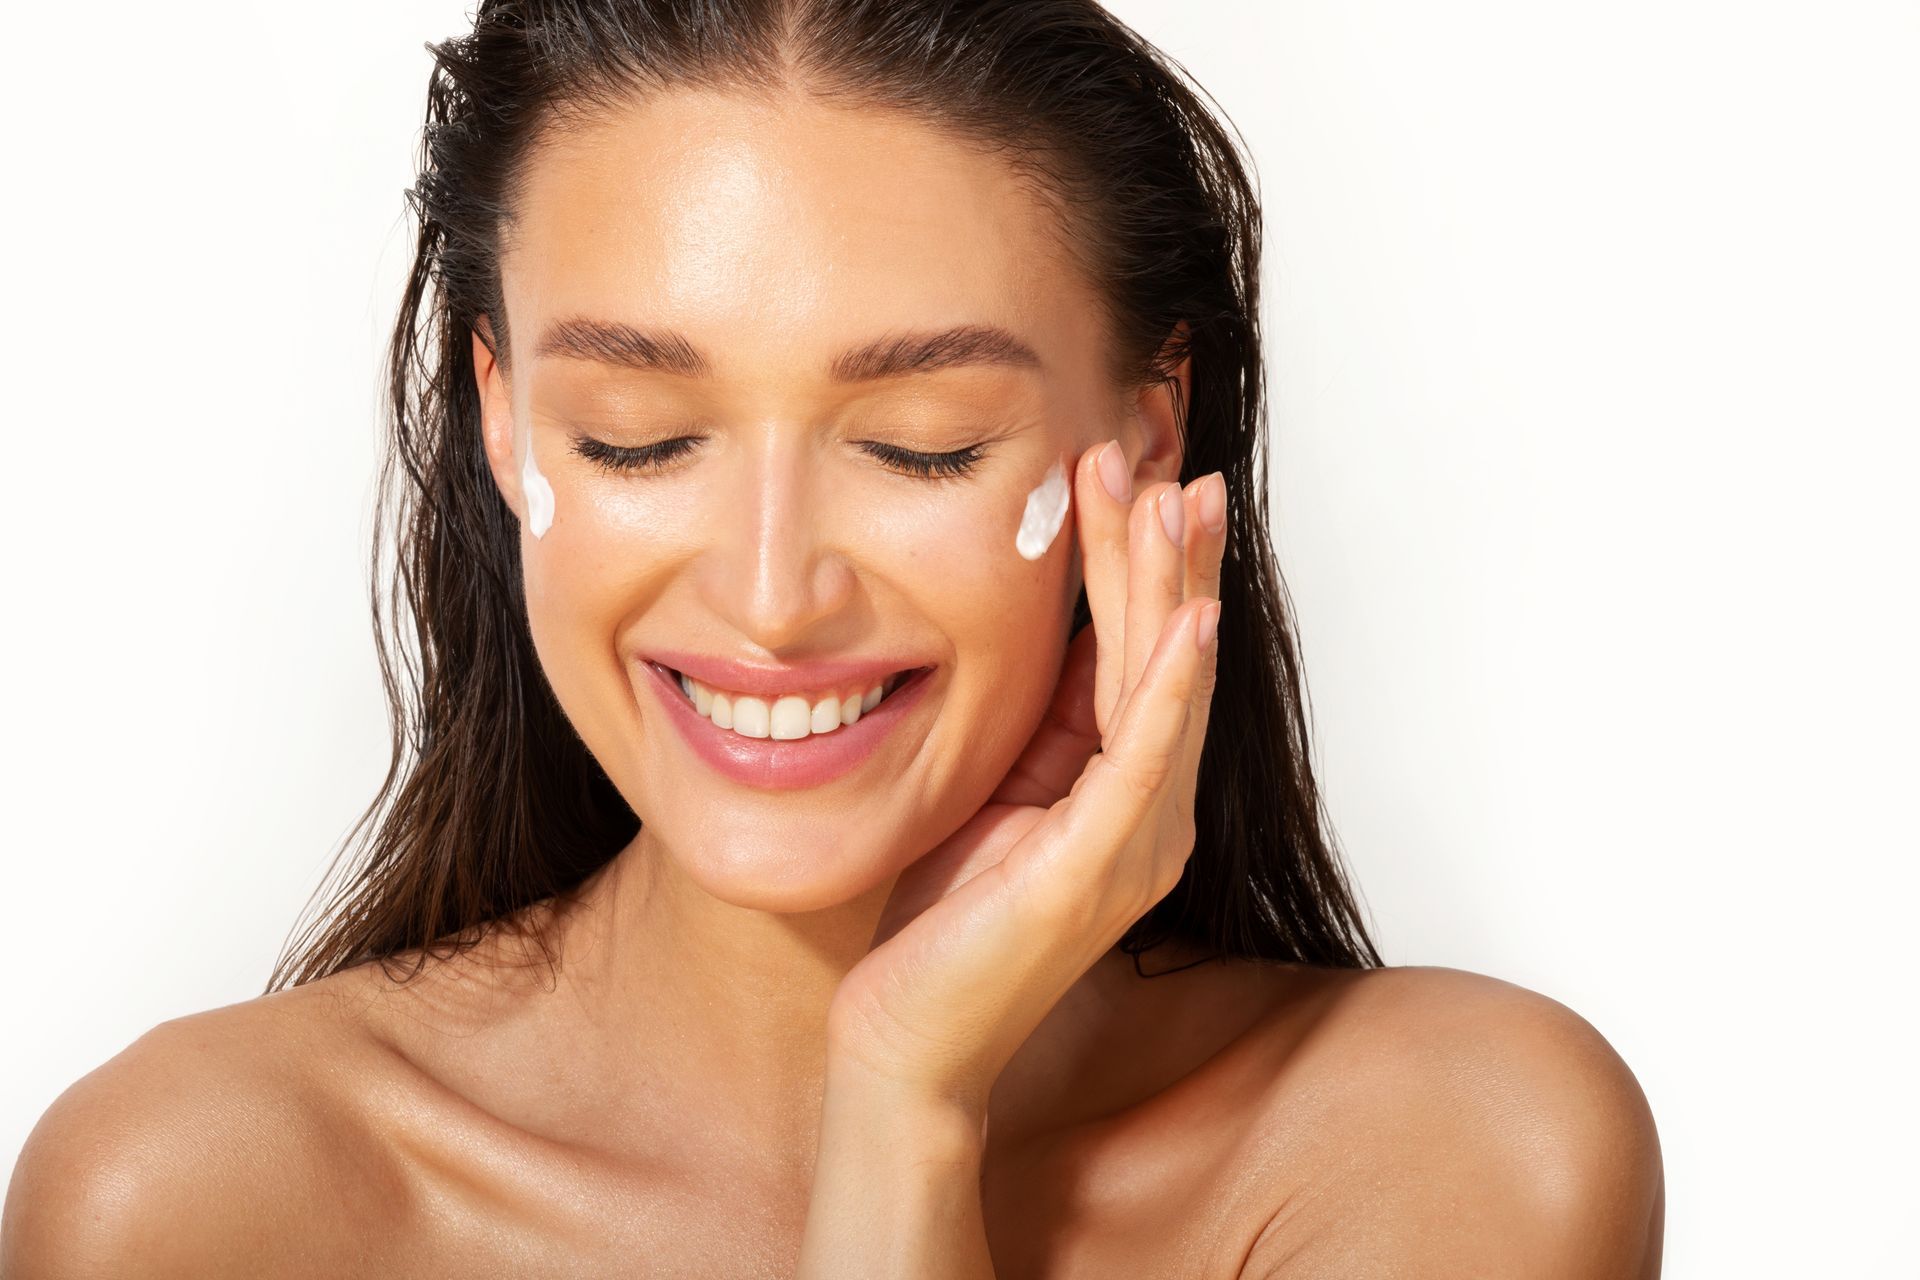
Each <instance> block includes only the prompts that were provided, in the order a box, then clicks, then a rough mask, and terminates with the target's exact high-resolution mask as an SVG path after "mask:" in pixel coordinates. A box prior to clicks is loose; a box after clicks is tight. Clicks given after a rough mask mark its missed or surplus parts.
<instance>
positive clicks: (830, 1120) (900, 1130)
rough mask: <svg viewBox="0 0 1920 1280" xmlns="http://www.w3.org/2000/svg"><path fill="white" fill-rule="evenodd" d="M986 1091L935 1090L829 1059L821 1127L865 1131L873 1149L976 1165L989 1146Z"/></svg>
mask: <svg viewBox="0 0 1920 1280" xmlns="http://www.w3.org/2000/svg"><path fill="white" fill-rule="evenodd" d="M986 1095H987V1091H986V1090H985V1089H979V1090H954V1089H939V1088H932V1087H929V1086H927V1085H925V1084H922V1083H920V1082H916V1081H913V1080H910V1079H905V1078H902V1077H900V1076H898V1075H896V1074H893V1073H889V1072H886V1071H883V1070H880V1069H877V1068H875V1067H874V1066H872V1065H870V1064H868V1063H865V1062H862V1061H861V1060H859V1059H858V1058H854V1057H851V1056H848V1055H845V1054H832V1053H830V1054H829V1055H828V1057H827V1071H826V1080H825V1099H824V1101H823V1104H822V1124H823V1126H825V1127H826V1128H827V1129H829V1130H832V1131H835V1132H841V1131H843V1130H849V1129H850V1130H853V1131H856V1132H861V1133H864V1134H865V1135H866V1136H868V1137H870V1138H871V1139H872V1140H873V1141H874V1143H876V1144H877V1145H876V1146H875V1147H874V1148H873V1149H874V1150H886V1149H889V1148H891V1149H895V1150H898V1151H900V1152H901V1153H902V1154H910V1155H912V1156H913V1157H914V1158H915V1159H916V1160H925V1159H929V1158H933V1159H940V1160H950V1161H955V1162H962V1163H965V1162H971V1163H975V1164H977V1163H978V1162H979V1159H980V1156H981V1154H982V1152H983V1151H984V1149H985V1147H986V1135H987V1101H986Z"/></svg>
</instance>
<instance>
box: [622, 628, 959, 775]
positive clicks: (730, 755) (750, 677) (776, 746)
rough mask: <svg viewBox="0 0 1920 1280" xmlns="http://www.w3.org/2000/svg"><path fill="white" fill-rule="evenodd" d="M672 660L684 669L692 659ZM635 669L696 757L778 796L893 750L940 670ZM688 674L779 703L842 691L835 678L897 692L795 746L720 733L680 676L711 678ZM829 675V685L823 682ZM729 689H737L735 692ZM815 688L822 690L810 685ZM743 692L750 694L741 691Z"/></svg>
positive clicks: (661, 665)
mask: <svg viewBox="0 0 1920 1280" xmlns="http://www.w3.org/2000/svg"><path fill="white" fill-rule="evenodd" d="M674 656H675V657H678V658H681V659H682V660H683V661H684V660H685V659H686V658H687V657H688V655H674ZM637 665H638V666H639V667H640V668H641V669H642V670H643V671H644V672H645V673H646V676H645V680H644V681H643V683H644V684H646V685H647V686H648V687H649V688H651V689H652V690H653V693H654V697H655V700H656V701H657V702H658V703H660V705H661V706H662V708H663V710H664V711H665V712H666V717H667V719H668V720H669V721H670V722H671V723H672V724H673V726H674V728H675V730H676V731H677V732H678V733H679V734H680V737H681V739H682V741H684V742H685V743H686V744H687V746H688V747H690V748H691V749H692V751H693V753H694V754H695V755H696V756H697V757H699V758H700V759H701V760H702V761H704V762H705V763H706V764H707V765H708V766H709V767H711V768H712V769H713V770H714V771H715V772H717V773H719V774H720V775H722V776H723V777H726V778H728V779H730V780H732V781H734V782H737V783H740V784H742V785H744V786H750V787H755V788H760V789H764V790H775V791H780V790H792V789H798V788H805V787H816V786H820V785H823V784H825V783H828V782H831V781H833V780H834V779H836V778H840V777H842V776H844V775H846V774H848V773H850V772H852V771H853V770H855V769H857V768H859V767H860V766H861V765H863V764H865V763H867V762H868V761H869V760H871V759H873V758H874V757H875V756H876V754H877V753H879V752H880V751H881V749H882V748H883V747H886V746H888V745H890V744H891V743H892V741H893V739H894V736H895V735H894V731H895V729H897V728H898V727H899V726H900V725H901V724H902V723H903V722H905V721H906V720H907V719H908V718H909V716H910V714H911V713H912V712H913V711H914V709H915V708H916V707H917V706H918V705H919V703H920V700H921V698H922V696H923V695H924V694H925V692H926V690H927V689H928V688H929V687H930V685H931V684H932V679H931V677H932V676H933V674H934V672H935V670H936V668H935V667H934V666H932V665H930V664H921V665H904V666H903V665H897V664H896V665H890V666H883V665H880V664H876V663H874V662H837V663H820V664H810V665H809V666H808V667H807V668H804V669H802V668H797V667H789V668H783V669H779V670H777V671H776V670H772V669H768V668H753V667H749V666H743V665H740V664H731V663H727V662H724V661H720V662H716V661H713V660H704V661H703V660H701V659H699V658H697V657H695V658H694V659H693V660H692V661H690V662H687V665H686V666H682V665H680V664H679V663H670V662H668V661H666V660H665V657H664V656H663V655H660V654H658V653H656V654H653V655H650V656H649V657H648V658H646V659H643V660H641V661H640V662H639V663H638V664H637ZM689 667H698V668H699V669H703V670H706V671H708V672H710V673H712V674H714V675H715V676H716V677H717V678H715V679H714V680H713V683H714V684H715V685H717V686H719V687H721V688H723V689H724V688H729V687H731V688H734V689H736V690H737V691H738V692H741V693H745V694H748V695H749V696H765V695H772V696H775V697H778V696H781V695H784V694H787V693H789V692H793V693H798V692H800V691H802V690H806V689H809V688H814V689H818V688H834V687H838V686H837V685H836V684H835V683H834V681H833V679H832V677H833V676H835V675H837V677H838V683H839V684H841V685H845V686H846V687H849V688H852V687H854V686H857V685H859V684H860V682H862V681H871V682H872V683H875V684H882V685H886V684H891V685H892V686H893V687H892V689H891V691H890V692H888V693H887V694H886V696H885V697H884V698H882V699H881V700H880V702H879V703H878V705H876V706H875V707H873V708H872V709H871V710H870V711H865V712H864V713H862V714H861V715H860V717H859V718H858V719H857V720H856V721H855V722H854V723H852V724H844V725H842V726H841V727H839V728H837V729H834V730H833V731H831V732H826V733H817V734H812V735H810V736H807V737H804V738H798V739H791V740H788V739H779V738H772V737H766V738H749V737H744V736H742V735H741V734H739V733H736V732H734V731H733V730H732V729H723V728H720V727H719V726H717V725H715V724H714V723H713V721H712V720H710V719H708V718H707V717H706V716H703V715H701V714H700V713H699V711H697V710H696V709H695V706H694V703H693V701H692V700H690V699H689V698H688V697H687V695H686V693H685V692H684V690H683V689H682V687H681V684H680V680H679V676H680V673H681V672H687V673H688V674H694V675H696V678H700V679H703V680H704V679H705V677H699V676H697V672H695V671H688V668H689ZM803 670H804V672H805V673H804V674H802V672H803ZM823 674H824V675H827V676H828V677H829V678H828V679H827V680H824V681H823V680H821V679H820V677H821V676H822V675H823ZM896 676H898V677H900V678H899V679H898V680H897V681H895V680H894V679H893V677H896ZM743 677H744V678H743ZM729 681H731V682H733V683H732V684H731V685H730V684H729V683H728V682H729ZM809 681H815V682H816V683H812V684H809V683H808V682H809ZM741 685H746V686H747V688H745V689H741V688H740V686H741ZM756 691H757V692H756Z"/></svg>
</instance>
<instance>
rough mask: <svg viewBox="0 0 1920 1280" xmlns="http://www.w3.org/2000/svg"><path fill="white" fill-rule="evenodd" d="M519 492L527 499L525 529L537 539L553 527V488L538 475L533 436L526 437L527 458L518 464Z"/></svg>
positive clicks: (538, 467)
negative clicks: (531, 531) (529, 530)
mask: <svg viewBox="0 0 1920 1280" xmlns="http://www.w3.org/2000/svg"><path fill="white" fill-rule="evenodd" d="M520 491H521V492H522V493H524V494H525V495H526V498H527V527H528V528H530V529H532V530H533V536H534V537H536V538H538V537H540V536H541V535H542V534H544V533H545V532H546V531H547V530H548V529H550V528H552V527H553V486H552V485H550V484H548V483H547V478H546V477H545V476H544V475H541V474H540V464H539V463H538V462H537V461H535V460H534V456H533V435H532V433H531V432H529V433H528V435H527V457H526V461H524V462H522V463H521V464H520Z"/></svg>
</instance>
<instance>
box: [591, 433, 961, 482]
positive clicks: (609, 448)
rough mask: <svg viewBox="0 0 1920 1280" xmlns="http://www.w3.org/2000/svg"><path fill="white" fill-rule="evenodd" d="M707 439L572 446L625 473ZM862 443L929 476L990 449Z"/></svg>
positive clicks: (659, 464)
mask: <svg viewBox="0 0 1920 1280" xmlns="http://www.w3.org/2000/svg"><path fill="white" fill-rule="evenodd" d="M704 440H705V437H704V436H675V437H673V438H672V439H669V440H659V441H655V442H654V443H653V444H647V445H639V446H630V445H618V444H608V443H607V442H606V441H604V440H596V439H594V438H593V437H592V436H575V437H574V439H573V444H572V448H573V452H574V453H576V454H578V455H579V456H580V457H582V458H585V459H586V460H587V461H588V462H591V463H593V464H594V465H595V466H596V467H599V468H600V469H601V470H602V471H607V472H612V473H622V474H623V473H627V472H636V471H663V470H665V469H666V468H667V467H668V466H669V465H670V464H672V463H673V462H675V461H677V460H679V459H680V458H682V457H685V456H686V455H687V454H689V453H692V452H693V451H694V450H695V449H696V448H698V447H699V446H700V445H701V443H703V442H704ZM859 447H860V448H861V449H862V450H864V451H865V452H866V453H867V454H869V455H870V456H872V457H874V458H876V459H878V460H879V461H880V462H881V463H882V464H883V465H885V466H887V467H889V468H891V469H893V470H895V471H898V472H901V473H903V474H906V475H912V476H918V477H921V478H923V479H929V480H947V479H953V478H956V477H959V476H964V475H966V474H967V473H969V472H971V471H972V470H973V469H974V468H975V467H976V466H978V465H979V463H980V459H981V457H982V456H983V455H984V454H985V452H986V446H984V445H978V444H970V445H968V446H967V447H966V448H964V449H955V450H953V451H952V452H950V453H923V452H921V451H919V450H917V449H903V448H901V447H900V446H899V445H893V444H887V443H885V442H883V441H879V440H862V441H860V442H859Z"/></svg>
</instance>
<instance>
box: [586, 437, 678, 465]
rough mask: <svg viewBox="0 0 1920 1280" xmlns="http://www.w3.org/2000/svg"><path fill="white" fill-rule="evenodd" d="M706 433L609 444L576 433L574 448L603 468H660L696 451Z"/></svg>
mask: <svg viewBox="0 0 1920 1280" xmlns="http://www.w3.org/2000/svg"><path fill="white" fill-rule="evenodd" d="M704 438H705V437H703V436H675V437H673V439H671V440H657V441H655V442H654V443H652V444H646V445H640V446H638V447H629V446H627V445H619V444H608V443H607V442H606V441H604V440H595V439H594V438H593V437H592V436H575V437H574V438H573V451H574V452H575V453H577V454H579V455H580V456H581V457H583V458H585V459H586V460H587V461H588V462H591V463H593V465H595V466H596V467H599V468H600V469H601V470H602V471H610V472H628V471H659V470H662V469H664V468H665V467H666V465H667V464H668V463H670V462H672V461H674V460H675V459H677V458H680V457H682V456H684V455H686V454H689V453H691V452H693V450H694V449H695V448H696V447H697V446H698V445H699V444H700V442H701V441H702V440H703V439H704Z"/></svg>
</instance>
